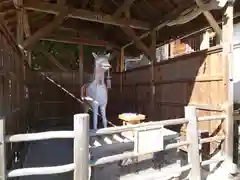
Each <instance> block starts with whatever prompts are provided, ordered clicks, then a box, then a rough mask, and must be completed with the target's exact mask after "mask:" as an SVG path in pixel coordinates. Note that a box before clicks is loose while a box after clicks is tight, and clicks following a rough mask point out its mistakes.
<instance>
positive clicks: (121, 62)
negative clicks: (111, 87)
mask: <svg viewBox="0 0 240 180" xmlns="http://www.w3.org/2000/svg"><path fill="white" fill-rule="evenodd" d="M124 60H125V57H124V48H121V57H120V73H121V74H120V92H122V91H123V71H124Z"/></svg>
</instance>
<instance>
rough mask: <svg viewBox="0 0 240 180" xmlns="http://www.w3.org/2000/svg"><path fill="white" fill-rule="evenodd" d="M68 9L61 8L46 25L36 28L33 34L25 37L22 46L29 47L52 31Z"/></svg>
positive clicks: (61, 20) (62, 19)
mask: <svg viewBox="0 0 240 180" xmlns="http://www.w3.org/2000/svg"><path fill="white" fill-rule="evenodd" d="M68 12H69V10H67V9H65V10H63V11H62V12H61V13H60V14H59V15H57V16H56V17H55V18H54V20H53V21H52V22H50V23H49V24H48V25H47V26H45V27H43V28H41V29H40V30H38V31H37V32H36V33H35V34H33V35H32V36H31V37H29V38H28V39H26V40H25V41H24V43H23V48H24V49H25V48H26V49H27V48H30V46H32V45H34V44H35V43H36V42H37V41H39V40H40V39H41V38H43V37H44V36H46V35H48V34H49V33H51V32H52V31H53V29H54V28H55V27H56V26H58V25H59V24H61V23H62V22H63V21H64V19H65V18H66V17H67V14H68Z"/></svg>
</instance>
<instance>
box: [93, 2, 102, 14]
mask: <svg viewBox="0 0 240 180" xmlns="http://www.w3.org/2000/svg"><path fill="white" fill-rule="evenodd" d="M102 5H103V0H94V5H93V6H94V10H95V11H96V12H99V11H100V9H101V7H102Z"/></svg>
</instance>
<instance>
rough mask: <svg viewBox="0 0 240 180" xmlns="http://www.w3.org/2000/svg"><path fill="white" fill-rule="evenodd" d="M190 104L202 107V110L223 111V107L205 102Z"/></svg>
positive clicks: (198, 107)
mask: <svg viewBox="0 0 240 180" xmlns="http://www.w3.org/2000/svg"><path fill="white" fill-rule="evenodd" d="M188 105H189V106H195V107H196V108H197V109H200V110H208V111H218V112H222V111H223V108H221V107H216V106H212V105H205V104H188Z"/></svg>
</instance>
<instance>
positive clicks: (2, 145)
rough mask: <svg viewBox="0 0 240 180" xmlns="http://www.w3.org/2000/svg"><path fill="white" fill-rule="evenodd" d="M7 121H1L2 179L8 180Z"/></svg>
mask: <svg viewBox="0 0 240 180" xmlns="http://www.w3.org/2000/svg"><path fill="white" fill-rule="evenodd" d="M4 136H5V119H4V118H1V119H0V179H1V180H7V178H6V153H5V149H6V147H5V145H6V144H5V141H4Z"/></svg>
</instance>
